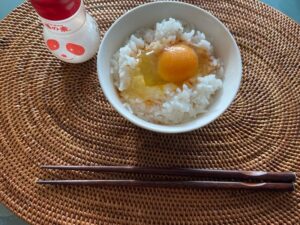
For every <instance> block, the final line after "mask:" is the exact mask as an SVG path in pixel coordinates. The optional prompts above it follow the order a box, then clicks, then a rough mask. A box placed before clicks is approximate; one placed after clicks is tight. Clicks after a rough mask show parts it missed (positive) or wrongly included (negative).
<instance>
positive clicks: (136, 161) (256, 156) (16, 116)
mask: <svg viewBox="0 0 300 225" xmlns="http://www.w3.org/2000/svg"><path fill="white" fill-rule="evenodd" d="M189 2H190V3H192V4H195V5H198V6H200V7H202V8H204V9H206V10H208V11H210V12H211V13H213V14H214V15H215V16H217V17H218V18H220V20H222V21H223V22H224V23H225V24H226V25H227V27H228V28H229V29H230V31H231V32H232V33H233V35H234V36H235V38H236V40H237V43H238V45H239V47H240V49H241V53H242V57H243V81H242V85H241V88H240V91H239V94H238V96H237V97H236V99H235V101H234V103H233V105H232V106H231V107H230V108H229V109H228V110H227V111H226V113H225V114H224V115H222V116H221V117H220V118H219V119H218V120H216V121H215V122H213V123H212V124H210V125H208V126H206V127H205V128H203V129H200V130H197V131H194V132H191V133H187V134H180V135H162V134H156V133H152V132H148V131H146V130H143V129H140V128H138V127H136V126H134V125H132V124H131V123H129V122H128V121H126V120H125V119H124V118H122V117H121V116H119V115H118V114H117V113H116V111H114V110H113V108H112V107H111V106H110V104H109V103H108V102H107V101H106V99H105V98H104V96H103V93H102V91H101V89H100V86H99V82H98V79H97V73H96V60H95V58H93V59H92V60H90V61H88V62H86V63H83V64H79V65H71V64H66V63H63V62H61V61H59V60H57V59H56V58H55V57H53V56H52V55H51V53H49V52H48V51H47V49H46V47H45V46H44V44H43V40H42V28H41V25H40V22H39V20H38V18H37V16H36V14H35V12H34V11H33V9H32V7H31V6H30V5H29V4H28V3H25V4H23V5H22V6H21V7H19V8H18V9H16V10H15V11H14V12H13V13H12V14H10V15H9V16H8V17H7V18H5V19H4V20H3V21H1V22H0V50H1V54H0V150H1V152H0V153H1V155H0V157H1V161H0V166H1V170H0V171H1V174H0V175H1V187H0V198H1V201H2V202H3V203H4V204H5V205H7V206H8V207H9V208H10V209H12V210H13V211H14V212H15V213H17V214H18V215H20V216H21V217H23V218H24V219H25V220H27V221H28V222H29V223H31V224H38V225H40V224H225V223H227V224H233V223H236V224H284V223H286V224H300V191H299V186H298V184H296V191H295V192H293V193H278V192H251V191H224V190H195V189H180V188H178V189H177V188H175V189H167V188H128V187H110V188H108V187H106V188H100V187H74V186H72V187H71V186H69V187H62V186H58V187H53V186H51V187H50V186H39V185H36V184H35V180H36V179H37V178H75V177H76V178H79V179H85V178H90V179H94V178H103V179H113V178H121V177H122V178H124V177H125V178H135V179H154V178H155V177H154V176H146V175H121V174H94V173H91V172H90V173H81V172H74V171H73V172H70V171H69V172H54V171H51V172H49V171H42V170H40V169H39V168H38V165H40V164H73V165H95V164H99V165H140V166H181V167H199V168H221V169H243V170H267V171H295V172H299V171H300V140H299V133H300V27H299V25H297V24H296V23H294V22H293V21H291V20H290V19H288V18H287V17H285V16H284V15H282V14H280V13H279V12H277V11H275V10H273V9H271V8H270V7H267V6H266V5H264V4H262V3H260V2H258V1H253V0H251V1H244V0H227V1H219V0H199V1H189ZM85 3H86V6H87V9H88V11H89V12H90V13H91V14H92V15H93V16H94V17H95V18H96V20H97V22H98V23H99V24H100V25H101V33H102V35H103V34H104V32H105V31H106V30H107V29H108V27H109V26H110V25H111V24H112V23H113V22H114V21H115V20H116V19H117V18H118V17H119V16H121V15H122V14H123V13H125V12H126V11H127V10H129V9H131V8H132V7H135V6H137V5H140V4H142V3H143V1H142V0H139V1H137V0H133V1H129V0H126V1H120V0H117V1H110V0H89V1H88V0H87V1H85ZM175 179H178V178H175Z"/></svg>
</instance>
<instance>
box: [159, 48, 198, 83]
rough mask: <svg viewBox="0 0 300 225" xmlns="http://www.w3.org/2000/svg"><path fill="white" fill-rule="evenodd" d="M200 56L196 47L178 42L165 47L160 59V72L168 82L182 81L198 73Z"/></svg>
mask: <svg viewBox="0 0 300 225" xmlns="http://www.w3.org/2000/svg"><path fill="white" fill-rule="evenodd" d="M197 69H198V56H197V54H196V52H195V51H194V49H192V48H191V47H189V46H187V45H185V44H177V45H173V46H171V47H168V48H165V49H164V51H163V52H162V53H161V54H160V56H159V59H158V73H159V74H160V76H161V78H162V79H163V80H165V81H168V82H173V83H181V82H184V81H185V80H187V79H189V78H191V77H193V76H194V75H196V73H197Z"/></svg>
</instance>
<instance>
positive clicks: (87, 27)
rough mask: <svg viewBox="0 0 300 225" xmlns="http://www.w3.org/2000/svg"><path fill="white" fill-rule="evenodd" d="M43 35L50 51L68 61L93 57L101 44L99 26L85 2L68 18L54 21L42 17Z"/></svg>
mask: <svg viewBox="0 0 300 225" xmlns="http://www.w3.org/2000/svg"><path fill="white" fill-rule="evenodd" d="M41 21H42V23H43V25H44V30H43V36H44V40H45V44H46V46H47V47H48V49H49V51H50V52H52V54H53V55H55V56H56V57H57V58H59V59H60V60H62V61H65V62H68V63H81V62H85V61H87V60H89V59H91V58H92V57H93V56H94V55H95V54H96V53H97V51H98V48H99V45H100V34H99V28H98V25H97V23H96V21H95V20H94V19H93V17H91V16H90V15H89V14H88V13H87V12H86V11H85V7H84V4H83V2H82V1H81V6H80V8H79V9H78V10H77V12H76V13H75V14H74V15H73V16H71V17H70V18H68V19H65V20H61V21H52V20H46V19H44V18H41Z"/></svg>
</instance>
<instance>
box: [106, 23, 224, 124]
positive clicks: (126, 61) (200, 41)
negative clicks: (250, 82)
mask: <svg viewBox="0 0 300 225" xmlns="http://www.w3.org/2000/svg"><path fill="white" fill-rule="evenodd" d="M178 41H184V42H186V43H188V44H190V45H194V46H196V47H201V48H204V49H206V50H207V51H208V52H210V53H212V52H213V48H212V45H211V43H210V42H209V41H208V40H206V37H205V35H204V34H203V33H201V32H200V31H197V30H195V29H192V28H191V26H190V25H185V24H183V23H182V22H181V21H179V20H175V19H173V18H170V19H168V20H163V21H161V22H159V23H157V24H156V27H155V29H141V30H139V31H137V32H136V33H135V34H133V35H131V37H130V38H129V40H128V41H127V42H126V44H125V45H124V46H123V47H122V48H120V49H119V51H117V52H116V53H115V55H114V56H113V58H112V60H111V74H112V76H113V79H114V84H115V86H116V88H117V89H118V90H119V91H120V92H122V91H124V90H126V89H127V88H128V86H129V85H130V82H131V75H130V72H131V71H132V69H134V68H135V67H136V66H137V64H138V57H137V55H138V53H139V51H141V50H142V49H143V50H145V49H146V50H154V51H158V50H161V49H163V48H165V47H167V46H170V45H172V44H174V43H175V42H178ZM212 64H214V65H220V62H219V60H218V59H216V58H214V57H213V56H212ZM218 68H219V70H218V71H216V72H215V73H214V74H208V75H206V76H203V75H198V76H196V78H192V79H191V81H192V82H190V83H192V84H193V85H192V86H191V87H190V85H189V86H188V85H187V84H184V85H183V87H182V88H171V86H172V85H165V88H164V98H163V99H158V100H159V102H158V103H157V104H152V105H147V104H146V103H145V102H144V101H143V99H140V98H134V99H132V98H123V99H122V101H123V102H124V105H125V107H126V108H127V109H128V110H129V111H130V112H132V113H134V114H136V115H137V116H139V117H141V118H143V119H145V120H147V121H150V122H154V123H160V124H178V123H183V122H187V121H190V120H192V119H194V118H196V117H198V116H199V115H200V114H201V113H203V112H205V111H206V109H207V107H208V106H209V105H210V103H211V99H212V96H213V95H214V94H215V93H216V91H218V90H219V89H221V88H222V80H221V79H220V78H221V75H222V74H221V73H222V67H221V66H219V67H218Z"/></svg>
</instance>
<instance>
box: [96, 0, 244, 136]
mask: <svg viewBox="0 0 300 225" xmlns="http://www.w3.org/2000/svg"><path fill="white" fill-rule="evenodd" d="M156 4H177V5H181V6H184V7H186V6H188V7H192V8H195V9H197V10H199V11H202V13H204V14H205V15H206V16H209V17H212V18H213V19H214V20H216V21H217V22H218V23H219V24H220V25H221V26H222V28H223V29H224V30H225V31H226V33H227V34H228V35H229V37H230V39H231V40H232V43H233V46H234V48H235V49H236V50H237V53H238V54H237V60H238V61H239V65H240V71H238V74H239V75H240V76H238V77H237V79H238V87H237V88H236V90H235V91H234V94H233V95H232V97H231V98H230V99H229V101H228V102H229V103H228V104H227V105H226V107H223V108H222V109H221V110H219V112H218V114H216V115H215V116H214V117H213V118H212V119H208V120H207V121H205V122H203V123H202V124H200V125H197V123H194V125H193V123H192V122H193V121H197V120H198V119H199V117H198V118H195V119H193V120H191V121H188V122H187V123H189V125H188V126H182V125H183V124H175V125H163V124H155V123H151V122H148V121H146V120H143V119H141V118H140V117H138V116H136V115H134V114H133V113H131V112H129V111H128V110H127V109H126V108H125V107H123V108H122V109H121V108H120V107H119V106H117V104H115V103H114V101H113V100H111V98H110V94H108V91H107V89H106V86H105V85H104V84H103V80H102V79H101V76H100V73H101V72H100V68H99V67H100V66H99V65H100V64H101V63H100V56H101V53H102V52H103V48H104V43H105V42H106V39H108V36H109V33H110V31H111V30H112V29H114V26H115V25H116V24H118V23H119V22H120V21H121V20H122V19H124V17H126V16H127V15H128V14H132V13H134V11H136V10H139V9H140V8H143V7H147V6H150V5H156ZM97 75H98V80H99V83H100V86H101V89H102V91H103V93H104V96H105V98H106V99H107V100H108V102H109V103H110V104H111V105H112V106H113V108H114V109H115V110H116V111H117V112H118V113H119V114H120V115H121V116H123V117H124V118H125V119H127V120H128V121H130V122H131V123H133V124H135V125H136V126H138V127H141V128H144V129H146V130H150V131H154V132H158V133H169V134H175V133H185V132H190V131H193V130H196V129H199V128H201V127H204V126H206V125H208V124H209V123H211V122H213V121H215V120H216V119H217V118H219V117H220V116H221V115H222V114H223V113H224V112H225V111H226V110H227V109H228V108H229V107H230V106H231V104H232V103H233V101H234V99H235V98H236V95H237V93H238V91H239V89H240V86H241V80H242V76H243V64H242V57H241V52H240V49H239V47H238V45H237V43H236V40H235V39H234V37H233V35H232V34H231V32H230V30H229V29H228V28H227V27H226V26H225V25H224V24H223V23H222V22H221V21H220V20H219V19H218V18H217V17H215V16H214V15H213V14H211V13H210V12H208V11H206V10H204V9H202V8H200V7H198V6H195V5H193V4H189V3H185V2H177V1H156V2H150V3H145V4H142V5H139V6H137V7H134V8H132V9H130V10H128V11H127V12H125V13H124V14H123V15H121V16H120V17H119V18H118V19H117V20H116V21H115V22H114V23H113V24H112V25H111V26H110V27H109V29H108V30H107V31H106V32H105V34H104V36H103V39H102V41H101V43H100V47H99V50H98V53H97ZM123 109H124V111H126V112H127V113H123V112H122V111H123Z"/></svg>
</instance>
